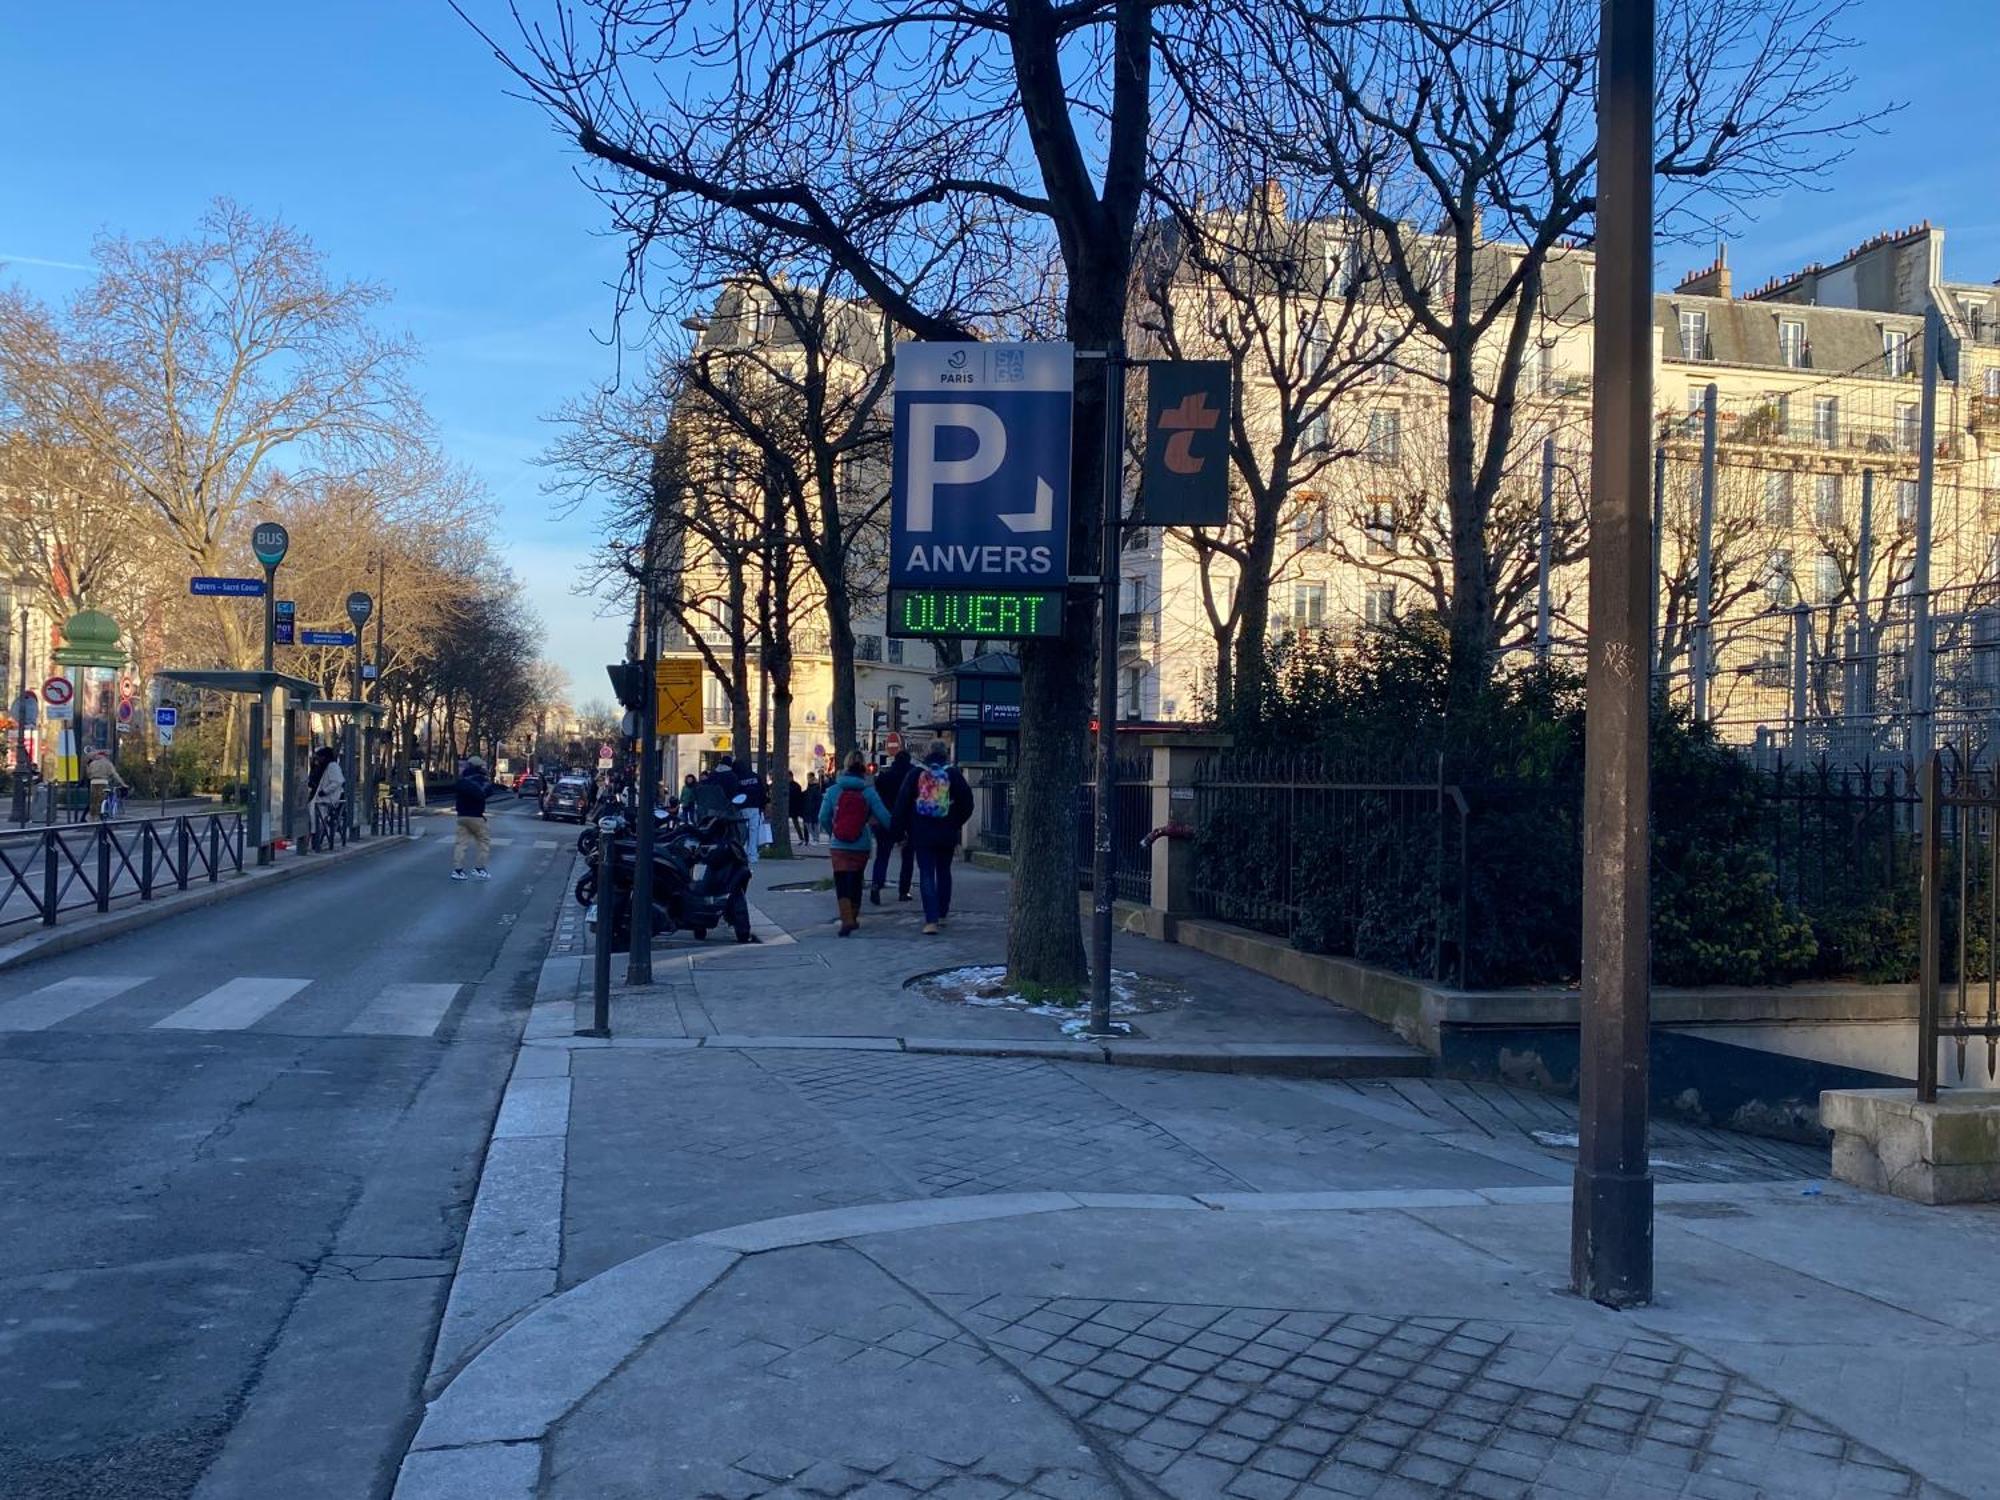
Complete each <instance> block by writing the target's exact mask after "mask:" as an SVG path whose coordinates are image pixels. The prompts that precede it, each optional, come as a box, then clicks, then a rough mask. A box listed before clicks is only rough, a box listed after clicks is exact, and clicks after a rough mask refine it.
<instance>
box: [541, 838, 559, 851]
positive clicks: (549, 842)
mask: <svg viewBox="0 0 2000 1500" xmlns="http://www.w3.org/2000/svg"><path fill="white" fill-rule="evenodd" d="M535 847H536V848H537V849H560V848H562V840H561V839H536V840H535Z"/></svg>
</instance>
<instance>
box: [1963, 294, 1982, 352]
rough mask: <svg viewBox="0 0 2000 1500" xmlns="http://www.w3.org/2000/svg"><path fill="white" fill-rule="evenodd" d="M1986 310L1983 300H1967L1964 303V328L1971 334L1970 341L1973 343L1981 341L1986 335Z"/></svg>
mask: <svg viewBox="0 0 2000 1500" xmlns="http://www.w3.org/2000/svg"><path fill="white" fill-rule="evenodd" d="M1986 311H1987V309H1986V304H1985V303H1984V302H1968V303H1966V304H1965V329H1966V332H1967V333H1969V334H1971V335H1972V341H1973V342H1974V343H1975V344H1976V343H1979V342H1981V341H1982V340H1984V339H1985V337H1986Z"/></svg>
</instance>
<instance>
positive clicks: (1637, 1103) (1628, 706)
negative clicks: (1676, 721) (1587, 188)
mask: <svg viewBox="0 0 2000 1500" xmlns="http://www.w3.org/2000/svg"><path fill="white" fill-rule="evenodd" d="M1653 13H1654V7H1653V0H1603V8H1602V11H1601V14H1602V17H1603V40H1602V44H1601V51H1600V54H1599V58H1598V81H1599V88H1598V93H1597V101H1598V102H1597V131H1598V211H1597V285H1598V303H1597V308H1598V311H1597V326H1596V329H1595V333H1594V340H1595V351H1596V358H1595V366H1596V374H1595V380H1596V390H1595V399H1594V406H1593V414H1592V419H1591V439H1592V440H1591V487H1590V488H1591V528H1590V534H1591V545H1590V660H1589V669H1588V676H1587V678H1586V682H1585V686H1586V691H1587V696H1588V701H1589V704H1590V713H1589V715H1588V717H1587V719H1586V722H1585V726H1584V800H1583V813H1584V830H1583V994H1582V1006H1581V1011H1582V1017H1581V1019H1582V1026H1581V1036H1580V1048H1581V1055H1580V1057H1579V1066H1578V1070H1577V1071H1578V1077H1579V1082H1580V1088H1579V1096H1580V1097H1579V1107H1578V1116H1577V1117H1578V1144H1577V1165H1576V1184H1575V1188H1574V1190H1573V1195H1572V1198H1571V1221H1570V1276H1571V1280H1572V1282H1573V1284H1574V1285H1575V1288H1576V1290H1577V1292H1578V1294H1579V1295H1581V1296H1585V1297H1588V1298H1590V1299H1591V1300H1592V1301H1594V1302H1602V1303H1605V1304H1607V1305H1609V1306H1613V1307H1630V1306H1636V1305H1639V1304H1641V1303H1645V1302H1649V1301H1651V1300H1652V1295H1653V1179H1652V1174H1651V1169H1650V1166H1649V1162H1648V1158H1647V1154H1646V1104H1647V1098H1646V1095H1647V1046H1648V1040H1649V1037H1648V1025H1649V1020H1650V1005H1651V995H1650V993H1649V990H1648V984H1649V975H1648V960H1649V946H1648V902H1649V899H1650V895H1651V891H1650V883H1649V870H1648V860H1649V857H1650V854H1651V849H1650V841H1649V837H1648V826H1647V825H1648V816H1649V811H1650V809H1649V787H1648V782H1647V777H1648V770H1649V764H1648V761H1649V757H1648V745H1647V715H1648V710H1649V708H1650V694H1649V693H1648V691H1647V685H1646V671H1645V659H1646V635H1647V619H1646V610H1647V601H1648V597H1649V593H1650V590H1649V588H1648V580H1647V577H1646V568H1647V550H1648V549H1647V535H1646V532H1647V525H1646V523H1647V516H1646V494H1647V488H1648V486H1647V481H1648V478H1649V477H1650V476H1649V475H1648V472H1647V470H1648V467H1649V466H1648V463H1647V459H1648V458H1649V456H1650V454H1649V450H1650V448H1651V428H1652V420H1653V409H1652V408H1653ZM1702 665H1703V666H1704V667H1705V665H1706V662H1705V661H1704V662H1703V663H1702Z"/></svg>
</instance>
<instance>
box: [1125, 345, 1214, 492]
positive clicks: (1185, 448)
mask: <svg viewBox="0 0 2000 1500" xmlns="http://www.w3.org/2000/svg"><path fill="white" fill-rule="evenodd" d="M1146 370H1147V385H1146V479H1145V489H1144V491H1143V492H1142V498H1143V503H1144V514H1143V515H1142V516H1140V517H1139V518H1138V519H1140V520H1142V521H1143V522H1144V523H1145V524H1146V525H1148V526H1220V525H1222V524H1223V523H1224V522H1226V521H1227V520H1228V519H1229V365H1228V364H1227V362H1226V361H1223V360H1219V359H1216V360H1208V359H1195V360H1174V361H1172V362H1164V361H1163V362H1159V363H1151V362H1149V363H1148V364H1147V366H1146Z"/></svg>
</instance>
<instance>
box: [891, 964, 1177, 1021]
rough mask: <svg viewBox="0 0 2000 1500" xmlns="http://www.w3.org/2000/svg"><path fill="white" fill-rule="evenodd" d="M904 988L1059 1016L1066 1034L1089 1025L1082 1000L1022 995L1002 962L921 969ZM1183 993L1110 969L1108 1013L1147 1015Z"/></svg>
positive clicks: (997, 1007)
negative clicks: (1073, 1001) (934, 970)
mask: <svg viewBox="0 0 2000 1500" xmlns="http://www.w3.org/2000/svg"><path fill="white" fill-rule="evenodd" d="M910 987H911V988H912V989H915V990H916V991H918V992H919V993H920V994H923V995H925V996H927V997H928V998H930V999H932V1000H942V1001H945V1002H946V1003H948V1004H952V1005H971V1006H976V1007H979V1008H981V1009H988V1010H1017V1011H1021V1012H1023V1013H1024V1014H1027V1015H1031V1016H1047V1017H1049V1018H1051V1019H1052V1020H1060V1021H1062V1022H1063V1027H1062V1029H1063V1031H1064V1033H1065V1034H1066V1035H1070V1036H1081V1035H1083V1034H1084V1032H1085V1031H1086V1030H1087V1029H1088V1026H1089V1023H1088V1019H1087V1018H1086V1017H1084V1016H1083V1015H1082V1014H1081V1013H1082V1012H1083V1011H1084V1010H1085V1009H1086V1008H1087V1003H1079V1004H1076V1005H1065V1004H1063V1003H1061V1002H1059V1001H1051V1000H1038V999H1035V998H1034V997H1032V996H1029V995H1025V994H1022V993H1021V992H1020V991H1019V990H1017V989H1015V988H1014V987H1013V986H1012V985H1010V984H1008V982H1007V970H1006V967H1005V966H1004V965H1002V964H969V965H967V966H966V967H965V968H962V969H947V970H945V971H944V972H943V973H940V974H925V975H922V976H920V977H918V978H916V979H913V980H911V981H910ZM1189 998H1190V997H1189V995H1188V993H1187V991H1186V990H1184V989H1183V988H1181V986H1179V985H1177V984H1174V983H1172V982H1171V981H1168V980H1164V979H1154V978H1151V977H1149V976H1147V975H1144V974H1135V973H1134V972H1132V971H1131V970H1130V969H1113V970H1112V971H1111V1014H1112V1015H1114V1016H1143V1015H1150V1014H1152V1013H1154V1012H1156V1011H1162V1010H1169V1009H1172V1008H1173V1007H1175V1006H1178V1005H1185V1004H1187V1003H1188V1000H1189ZM1131 1029H1132V1028H1131V1027H1130V1026H1127V1025H1119V1024H1117V1023H1114V1024H1113V1030H1116V1031H1120V1032H1122V1033H1125V1034H1129V1033H1130V1032H1131Z"/></svg>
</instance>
